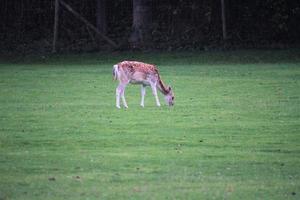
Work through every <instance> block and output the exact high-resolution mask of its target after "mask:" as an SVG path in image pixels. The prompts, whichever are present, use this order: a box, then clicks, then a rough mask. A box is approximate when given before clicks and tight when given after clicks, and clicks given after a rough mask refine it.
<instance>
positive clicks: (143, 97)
mask: <svg viewBox="0 0 300 200" xmlns="http://www.w3.org/2000/svg"><path fill="white" fill-rule="evenodd" d="M145 94H146V87H145V86H144V85H142V86H141V96H142V99H141V106H142V107H144V106H145V104H144V101H145Z"/></svg>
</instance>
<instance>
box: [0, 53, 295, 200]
mask: <svg viewBox="0 0 300 200" xmlns="http://www.w3.org/2000/svg"><path fill="white" fill-rule="evenodd" d="M124 59H135V60H141V61H145V62H149V63H155V64H157V65H158V66H159V69H160V73H161V76H162V78H163V80H164V82H166V83H167V84H170V85H172V87H173V88H174V92H175V95H176V104H175V106H174V107H172V108H169V107H167V106H165V105H164V106H162V107H160V108H158V107H156V106H155V100H154V97H153V96H152V94H151V91H150V88H147V94H146V99H145V108H141V107H140V106H139V101H140V87H138V86H133V85H131V86H129V87H128V88H127V90H126V98H127V102H128V106H129V109H127V110H126V109H121V110H118V109H117V108H116V107H115V87H116V85H117V83H116V82H113V81H112V75H111V71H112V65H113V64H114V63H117V62H119V61H121V60H124ZM160 99H161V103H163V98H162V96H160ZM299 198H300V51H299V50H287V51H232V52H210V53H203V52H199V53H174V54H172V53H148V54H141V53H135V54H133V53H132V54H130V53H113V54H111V55H109V54H105V55H100V54H83V55H62V56H51V57H43V58H39V57H38V56H36V57H26V58H22V59H21V58H16V59H14V60H2V61H1V62H0V199H1V200H2V199H22V200H23V199H30V200H32V199H43V200H45V199H51V200H52V199H272V200H273V199H299Z"/></svg>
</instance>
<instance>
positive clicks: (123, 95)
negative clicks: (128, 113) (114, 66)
mask: <svg viewBox="0 0 300 200" xmlns="http://www.w3.org/2000/svg"><path fill="white" fill-rule="evenodd" d="M125 87H126V85H124V87H123V90H122V93H121V97H122V101H123V105H124V107H125V108H128V106H127V102H126V99H125Z"/></svg>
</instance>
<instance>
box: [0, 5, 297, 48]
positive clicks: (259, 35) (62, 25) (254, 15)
mask: <svg viewBox="0 0 300 200" xmlns="http://www.w3.org/2000/svg"><path fill="white" fill-rule="evenodd" d="M65 2H67V3H68V4H70V5H71V6H72V7H73V8H74V9H75V10H76V11H78V12H79V13H80V14H81V15H82V16H83V17H85V18H86V19H88V20H89V21H90V22H91V23H92V24H95V23H96V22H95V20H96V17H95V15H96V12H97V11H96V6H95V5H96V0H87V1H76V0H65ZM150 2H151V12H152V22H151V27H150V30H151V46H149V48H151V49H167V50H174V49H207V48H216V47H218V46H220V44H223V41H222V27H221V8H220V7H221V4H220V0H209V1H204V0H202V1H199V0H188V1H184V0H165V1H159V0H152V1H150ZM225 2H226V19H227V31H228V36H229V37H228V40H227V41H226V45H229V46H244V47H245V46H246V47H249V46H250V47H260V46H263V45H267V46H273V45H279V44H285V45H294V44H299V41H300V39H299V35H300V26H299V21H300V3H299V1H298V0H289V1H286V0H265V1H261V0H244V1H234V0H225ZM132 7H133V3H132V1H131V0H114V1H107V2H106V15H107V16H106V21H107V31H108V32H107V35H108V37H110V38H111V39H113V40H114V41H116V42H117V43H118V44H121V46H122V48H127V47H128V38H129V36H130V33H131V31H132ZM0 18H1V19H2V20H1V21H2V23H1V26H0V40H1V41H0V45H1V50H0V51H2V52H6V51H18V52H29V51H37V52H45V51H50V50H49V49H51V44H52V37H53V21H54V20H53V19H54V0H53V1H48V0H47V1H34V0H22V1H20V0H2V1H1V7H0ZM99 44H100V45H99ZM107 47H108V45H107V44H106V43H105V42H104V41H102V40H100V41H99V39H98V38H96V37H95V35H94V33H93V32H92V31H91V30H88V29H87V27H86V26H85V25H84V24H83V23H81V22H80V21H78V20H77V19H75V18H74V17H73V16H72V15H71V14H70V13H68V12H67V11H66V10H64V9H63V8H61V10H60V21H59V48H60V50H69V51H70V50H76V51H78V50H80V51H89V50H95V49H96V48H97V49H99V48H100V49H106V48H107Z"/></svg>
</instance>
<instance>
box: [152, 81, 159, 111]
mask: <svg viewBox="0 0 300 200" xmlns="http://www.w3.org/2000/svg"><path fill="white" fill-rule="evenodd" d="M151 89H152V93H153V95H154V97H155V101H156V105H157V106H160V103H159V99H158V96H157V89H156V84H151Z"/></svg>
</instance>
